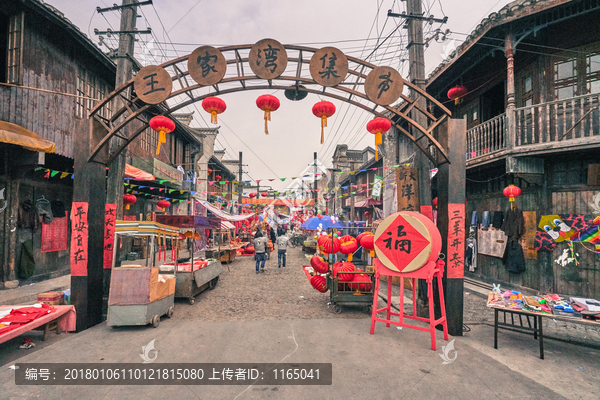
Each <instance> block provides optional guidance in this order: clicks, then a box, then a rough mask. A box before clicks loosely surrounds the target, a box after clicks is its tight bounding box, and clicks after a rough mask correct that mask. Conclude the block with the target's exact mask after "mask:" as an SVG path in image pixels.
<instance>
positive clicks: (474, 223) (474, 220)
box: [471, 211, 479, 228]
mask: <svg viewBox="0 0 600 400" xmlns="http://www.w3.org/2000/svg"><path fill="white" fill-rule="evenodd" d="M478 222H479V221H478V220H477V211H473V215H472V216H471V226H473V227H475V228H476V227H477V223H478Z"/></svg>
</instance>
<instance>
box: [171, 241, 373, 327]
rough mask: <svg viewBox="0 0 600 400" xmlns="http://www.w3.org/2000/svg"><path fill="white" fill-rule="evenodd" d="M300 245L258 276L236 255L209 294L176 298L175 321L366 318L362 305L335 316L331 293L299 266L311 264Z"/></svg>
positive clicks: (252, 264)
mask: <svg viewBox="0 0 600 400" xmlns="http://www.w3.org/2000/svg"><path fill="white" fill-rule="evenodd" d="M309 264H310V263H309V259H307V258H306V257H305V256H304V253H303V252H302V249H301V248H299V247H296V248H289V249H288V251H287V264H286V267H285V268H283V267H282V268H278V267H277V252H276V251H274V252H273V253H271V259H270V260H267V262H266V264H265V265H266V272H264V273H260V274H256V272H255V261H254V258H253V257H246V256H244V257H237V258H236V259H235V260H234V261H233V262H232V263H231V264H229V268H230V271H228V268H227V267H228V266H227V265H226V264H223V270H224V271H223V273H222V274H221V276H220V278H219V283H218V284H217V286H216V287H215V289H213V290H206V291H204V292H202V293H200V294H199V295H198V296H197V297H196V302H195V304H194V305H189V304H188V302H187V301H186V300H185V299H176V300H175V315H174V316H173V318H174V319H185V320H190V319H193V320H200V321H224V320H227V321H231V320H260V319H271V320H272V319H295V318H302V319H320V318H369V317H370V315H367V314H365V313H364V311H363V309H362V307H345V306H343V307H342V309H343V311H342V313H341V314H334V313H333V312H332V311H331V310H330V307H328V305H327V303H328V302H329V292H327V293H319V292H317V291H316V290H315V289H313V287H312V286H311V284H310V282H309V281H308V279H307V278H306V275H305V273H304V270H303V269H302V266H303V265H309Z"/></svg>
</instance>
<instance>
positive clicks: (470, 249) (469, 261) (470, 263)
mask: <svg viewBox="0 0 600 400" xmlns="http://www.w3.org/2000/svg"><path fill="white" fill-rule="evenodd" d="M465 266H467V267H469V271H470V272H474V271H475V268H477V240H476V239H475V238H474V237H470V238H468V239H467V249H466V251H465Z"/></svg>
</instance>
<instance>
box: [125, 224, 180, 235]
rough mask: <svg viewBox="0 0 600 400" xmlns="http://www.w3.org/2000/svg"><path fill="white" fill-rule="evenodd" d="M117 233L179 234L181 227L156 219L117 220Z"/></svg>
mask: <svg viewBox="0 0 600 400" xmlns="http://www.w3.org/2000/svg"><path fill="white" fill-rule="evenodd" d="M115 233H118V234H121V235H133V236H158V235H169V236H178V235H179V229H178V228H176V227H174V226H169V225H163V224H159V223H157V222H154V221H148V222H144V221H116V223H115Z"/></svg>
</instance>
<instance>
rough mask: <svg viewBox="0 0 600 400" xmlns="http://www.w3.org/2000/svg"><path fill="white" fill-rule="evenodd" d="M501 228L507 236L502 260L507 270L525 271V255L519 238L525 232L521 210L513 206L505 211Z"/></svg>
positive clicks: (514, 271)
mask: <svg viewBox="0 0 600 400" xmlns="http://www.w3.org/2000/svg"><path fill="white" fill-rule="evenodd" d="M502 230H503V231H504V233H505V234H506V236H507V238H508V239H507V240H508V243H507V244H506V250H505V252H504V257H503V259H502V261H503V262H504V267H505V268H506V270H507V271H508V272H513V273H517V274H518V273H521V272H523V271H525V256H524V254H523V247H521V244H520V243H519V239H520V238H521V236H523V234H524V233H525V218H524V217H523V210H521V209H519V208H517V207H514V208H513V209H511V210H508V211H507V212H506V219H505V220H504V223H503V224H502Z"/></svg>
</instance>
